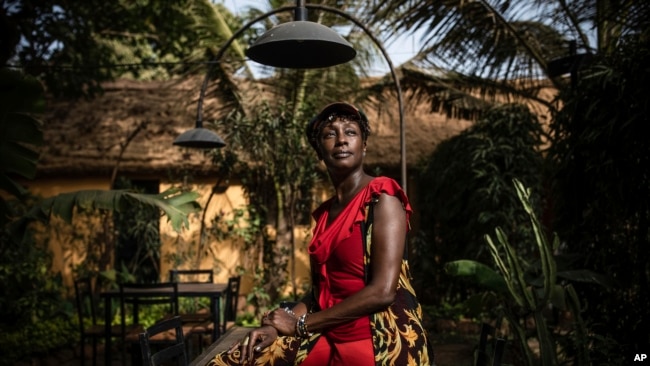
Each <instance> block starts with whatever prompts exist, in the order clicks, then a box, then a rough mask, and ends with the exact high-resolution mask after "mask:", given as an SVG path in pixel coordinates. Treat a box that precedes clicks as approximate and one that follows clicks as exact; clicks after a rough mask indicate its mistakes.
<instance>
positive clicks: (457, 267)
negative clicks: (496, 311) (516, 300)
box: [445, 259, 508, 293]
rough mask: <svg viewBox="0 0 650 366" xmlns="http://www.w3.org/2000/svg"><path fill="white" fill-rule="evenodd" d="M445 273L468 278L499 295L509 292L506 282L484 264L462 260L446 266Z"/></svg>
mask: <svg viewBox="0 0 650 366" xmlns="http://www.w3.org/2000/svg"><path fill="white" fill-rule="evenodd" d="M445 271H446V272H447V273H448V274H450V275H452V276H458V277H468V278H469V279H470V280H471V281H472V282H474V283H476V284H478V285H479V286H482V287H484V288H486V289H488V290H492V291H495V292H498V293H506V292H507V291H508V289H507V286H506V283H505V280H504V279H503V277H502V276H500V275H499V274H498V273H497V272H496V271H495V270H493V269H492V268H490V267H488V266H486V265H485V264H483V263H480V262H476V261H472V260H467V259H461V260H457V261H453V262H448V263H446V264H445Z"/></svg>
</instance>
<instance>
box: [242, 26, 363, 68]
mask: <svg viewBox="0 0 650 366" xmlns="http://www.w3.org/2000/svg"><path fill="white" fill-rule="evenodd" d="M356 55H357V51H355V50H354V48H353V47H352V45H351V44H350V43H349V42H348V41H346V40H345V39H344V38H343V37H341V35H340V34H338V33H336V32H335V31H334V30H332V29H331V28H329V27H326V26H324V25H322V24H319V23H315V22H311V21H306V20H297V21H292V22H288V23H283V24H280V25H277V26H275V27H273V28H271V29H270V30H268V31H267V32H266V33H264V34H263V35H262V36H261V37H259V38H258V39H257V40H256V41H255V42H254V43H253V44H252V45H251V46H250V47H249V48H248V49H247V50H246V56H248V57H249V58H250V59H251V60H253V61H255V62H259V63H261V64H264V65H269V66H274V67H284V68H292V69H313V68H322V67H329V66H334V65H339V64H342V63H345V62H348V61H350V60H352V59H353V58H354V57H355V56H356Z"/></svg>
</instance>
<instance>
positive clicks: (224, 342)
mask: <svg viewBox="0 0 650 366" xmlns="http://www.w3.org/2000/svg"><path fill="white" fill-rule="evenodd" d="M252 329H253V328H248V327H238V326H234V327H232V328H230V329H228V330H227V331H226V332H225V333H224V334H223V335H222V336H221V338H219V339H217V340H216V342H212V344H211V345H209V346H208V347H207V348H206V349H204V350H203V352H201V354H200V355H199V356H198V357H196V358H195V359H194V360H193V361H192V362H190V366H205V365H207V364H208V362H210V360H212V359H213V358H214V356H216V355H217V354H219V353H221V352H223V351H227V350H228V348H230V346H231V345H232V344H233V343H235V341H238V340H241V339H243V338H244V337H245V336H246V334H248V332H250V331H251V330H252Z"/></svg>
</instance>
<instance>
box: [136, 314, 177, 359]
mask: <svg viewBox="0 0 650 366" xmlns="http://www.w3.org/2000/svg"><path fill="white" fill-rule="evenodd" d="M139 339H140V349H141V351H142V364H143V365H144V366H161V365H170V364H171V362H173V361H176V365H178V366H187V364H188V358H187V351H186V347H185V338H184V336H183V322H182V320H181V318H180V317H178V316H175V317H173V318H170V319H166V320H163V321H160V322H158V323H156V324H154V325H152V326H150V327H149V328H147V329H146V330H145V331H144V332H142V333H140V334H139Z"/></svg>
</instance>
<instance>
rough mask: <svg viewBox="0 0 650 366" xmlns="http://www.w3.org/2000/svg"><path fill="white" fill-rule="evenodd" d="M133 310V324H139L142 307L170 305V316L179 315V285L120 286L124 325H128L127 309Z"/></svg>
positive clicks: (134, 284)
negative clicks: (129, 306)
mask: <svg viewBox="0 0 650 366" xmlns="http://www.w3.org/2000/svg"><path fill="white" fill-rule="evenodd" d="M127 305H131V306H132V308H133V324H139V323H140V318H139V313H140V306H142V305H168V306H169V314H172V315H178V284H176V283H172V282H166V283H147V284H143V283H128V284H126V283H125V284H120V312H121V317H122V319H121V320H122V325H123V326H124V325H125V324H126V318H125V314H126V307H127Z"/></svg>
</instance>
